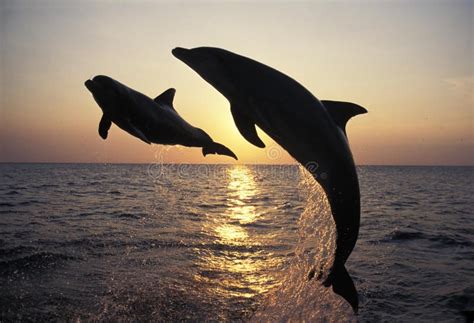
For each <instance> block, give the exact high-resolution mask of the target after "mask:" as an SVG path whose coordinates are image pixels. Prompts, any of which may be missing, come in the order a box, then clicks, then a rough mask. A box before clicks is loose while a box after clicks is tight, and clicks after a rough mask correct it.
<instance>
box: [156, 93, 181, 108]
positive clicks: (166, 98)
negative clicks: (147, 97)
mask: <svg viewBox="0 0 474 323" xmlns="http://www.w3.org/2000/svg"><path fill="white" fill-rule="evenodd" d="M175 93H176V90H175V89H173V88H170V89H168V90H166V91H165V92H163V93H161V94H160V95H158V96H157V97H156V98H155V99H154V100H153V101H155V102H156V103H158V104H164V105H167V106H169V107H170V108H172V109H173V110H174V107H173V100H174V95H175Z"/></svg>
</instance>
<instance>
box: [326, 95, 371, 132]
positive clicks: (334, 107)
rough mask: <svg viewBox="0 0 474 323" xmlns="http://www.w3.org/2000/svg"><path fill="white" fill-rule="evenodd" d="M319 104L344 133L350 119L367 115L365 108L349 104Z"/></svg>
mask: <svg viewBox="0 0 474 323" xmlns="http://www.w3.org/2000/svg"><path fill="white" fill-rule="evenodd" d="M321 103H322V104H323V105H324V106H325V107H326V110H327V111H328V113H329V115H330V116H331V118H332V119H333V120H334V122H335V123H336V124H337V125H338V126H339V128H341V129H342V131H344V133H346V123H347V121H349V119H350V118H352V117H353V116H356V115H358V114H363V113H367V110H366V109H365V108H363V107H361V106H360V105H357V104H354V103H350V102H339V101H327V100H323V101H321Z"/></svg>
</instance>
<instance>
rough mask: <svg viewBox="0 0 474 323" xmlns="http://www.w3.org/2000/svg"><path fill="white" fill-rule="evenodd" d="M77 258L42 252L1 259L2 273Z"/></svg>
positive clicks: (0, 269) (15, 272) (27, 269)
mask: <svg viewBox="0 0 474 323" xmlns="http://www.w3.org/2000/svg"><path fill="white" fill-rule="evenodd" d="M75 259H77V258H76V257H72V256H68V255H64V254H58V253H51V252H40V253H35V254H32V255H27V256H23V257H20V258H16V259H12V260H6V261H0V273H1V274H2V275H9V274H17V273H19V272H28V271H31V270H40V269H47V268H50V267H53V266H55V265H57V264H59V263H62V262H65V261H68V260H75Z"/></svg>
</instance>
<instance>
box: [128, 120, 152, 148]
mask: <svg viewBox="0 0 474 323" xmlns="http://www.w3.org/2000/svg"><path fill="white" fill-rule="evenodd" d="M129 127H130V132H131V133H132V135H134V136H135V137H137V138H139V139H141V140H142V141H144V142H146V143H147V144H149V145H151V142H150V140H148V138H147V137H146V136H145V135H144V134H143V132H141V131H140V129H138V128H137V127H135V126H134V125H131V124H130V125H129Z"/></svg>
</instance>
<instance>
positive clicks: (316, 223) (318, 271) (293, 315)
mask: <svg viewBox="0 0 474 323" xmlns="http://www.w3.org/2000/svg"><path fill="white" fill-rule="evenodd" d="M300 173H301V179H302V180H301V182H300V186H301V190H302V191H304V192H306V193H307V195H306V200H307V203H306V206H305V209H304V211H303V213H302V214H301V216H300V219H299V241H298V244H297V246H296V250H295V257H294V259H293V261H292V262H291V264H290V265H289V266H288V268H287V269H286V270H284V271H283V274H284V278H283V279H282V283H281V285H280V286H279V287H278V288H276V289H275V290H274V291H272V292H270V294H269V295H268V296H267V299H266V300H265V302H264V305H263V306H262V307H261V308H260V309H259V310H258V311H257V312H256V313H255V314H254V316H253V317H252V319H251V321H253V322H262V321H310V322H314V321H327V322H336V321H341V320H342V321H345V322H347V321H349V322H350V321H355V320H356V319H355V316H354V314H353V312H352V309H351V307H350V306H349V304H348V303H347V302H345V301H344V300H343V299H342V298H341V297H340V296H338V295H336V294H334V292H333V291H332V289H331V288H330V287H329V288H326V287H324V286H323V285H322V281H324V279H325V278H326V277H327V275H328V273H329V270H330V268H331V267H332V264H333V262H334V251H335V247H336V228H335V223H334V220H333V218H332V214H331V209H330V206H329V202H328V200H327V198H326V194H325V193H324V191H323V190H322V188H321V186H319V184H318V183H317V182H316V181H315V180H314V178H313V177H312V176H311V174H310V173H309V172H308V171H306V170H305V169H304V168H303V167H300Z"/></svg>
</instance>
